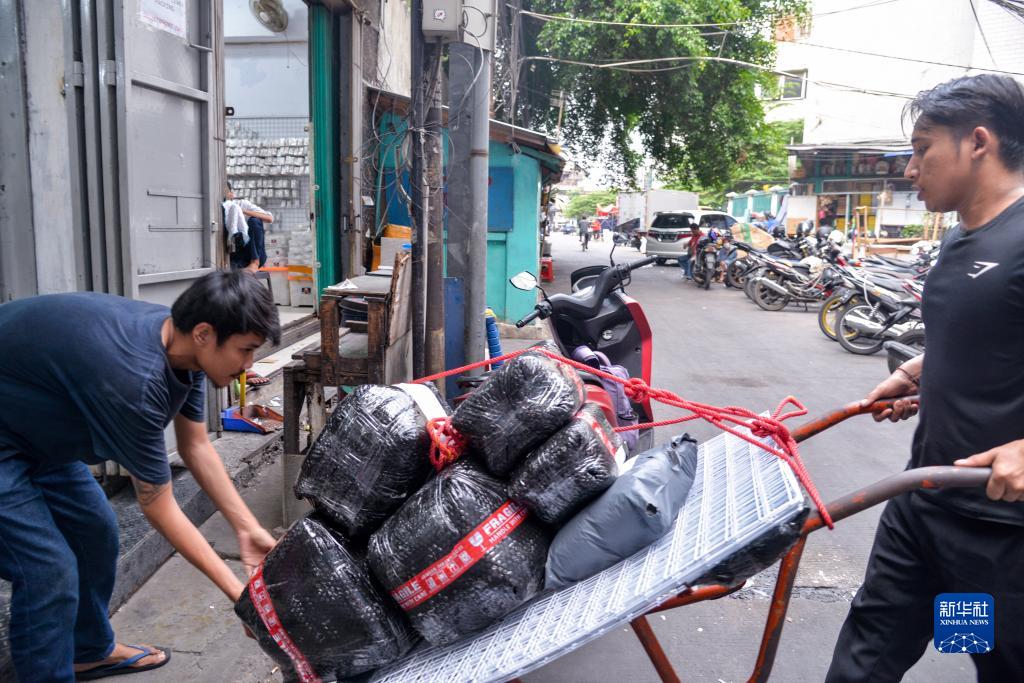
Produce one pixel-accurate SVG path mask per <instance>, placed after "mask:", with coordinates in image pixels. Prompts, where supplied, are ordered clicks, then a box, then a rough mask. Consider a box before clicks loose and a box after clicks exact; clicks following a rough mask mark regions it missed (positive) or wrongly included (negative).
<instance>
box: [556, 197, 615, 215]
mask: <svg viewBox="0 0 1024 683" xmlns="http://www.w3.org/2000/svg"><path fill="white" fill-rule="evenodd" d="M618 197H619V191H618V190H601V191H599V192H581V193H580V194H577V195H573V196H572V197H570V198H569V201H568V203H567V204H566V205H565V209H563V210H562V215H564V216H565V217H566V218H585V217H586V216H593V215H594V214H595V213H597V207H598V206H608V205H609V204H614V203H615V202H616V200H617V199H618Z"/></svg>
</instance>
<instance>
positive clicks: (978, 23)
mask: <svg viewBox="0 0 1024 683" xmlns="http://www.w3.org/2000/svg"><path fill="white" fill-rule="evenodd" d="M967 1H968V3H969V4H970V5H971V14H973V15H974V24H975V25H976V26H977V27H978V33H980V34H981V42H983V43H985V50H986V51H987V52H988V58H989V59H991V60H992V66H995V65H996V58H995V57H993V56H992V48H991V47H989V44H988V38H987V37H986V36H985V29H983V28H982V27H981V19H979V18H978V8H977V7H975V6H974V0H967Z"/></svg>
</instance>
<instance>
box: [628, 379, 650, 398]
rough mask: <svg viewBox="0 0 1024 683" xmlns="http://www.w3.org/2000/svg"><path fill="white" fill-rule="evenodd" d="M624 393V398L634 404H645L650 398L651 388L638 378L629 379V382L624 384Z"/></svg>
mask: <svg viewBox="0 0 1024 683" xmlns="http://www.w3.org/2000/svg"><path fill="white" fill-rule="evenodd" d="M625 392H626V396H628V397H629V398H630V399H632V401H633V402H634V403H647V401H649V400H650V398H651V388H650V387H649V386H647V382H645V381H643V380H642V379H640V378H639V377H630V378H629V381H628V382H626V386H625Z"/></svg>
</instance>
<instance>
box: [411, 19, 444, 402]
mask: <svg viewBox="0 0 1024 683" xmlns="http://www.w3.org/2000/svg"><path fill="white" fill-rule="evenodd" d="M442 49H443V43H442V41H441V40H440V39H438V40H437V43H436V46H435V48H434V55H433V59H432V60H431V61H430V82H431V83H432V84H433V85H432V89H431V92H430V103H429V109H427V117H426V125H425V126H424V127H425V128H426V131H427V132H426V133H425V134H424V139H425V146H426V158H425V162H426V166H427V171H426V172H427V183H426V184H427V193H428V194H427V254H426V256H427V278H426V282H427V286H426V307H427V310H426V316H425V317H426V321H425V322H426V328H427V330H426V344H425V347H426V350H425V356H426V358H425V362H426V373H425V374H428V375H433V374H436V373H438V372H443V371H444V369H445V368H444V178H443V169H442V162H443V158H442V155H441V139H442V121H441V53H442ZM418 376H419V377H422V376H423V375H418ZM443 382H444V380H440V382H439V383H438V385H439V386H438V388H439V389H440V391H441V393H442V394H444V384H443Z"/></svg>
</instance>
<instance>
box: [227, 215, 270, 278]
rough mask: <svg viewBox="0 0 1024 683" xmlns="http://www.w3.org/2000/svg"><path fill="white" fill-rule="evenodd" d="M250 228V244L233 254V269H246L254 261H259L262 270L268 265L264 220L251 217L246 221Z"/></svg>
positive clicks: (240, 247)
mask: <svg viewBox="0 0 1024 683" xmlns="http://www.w3.org/2000/svg"><path fill="white" fill-rule="evenodd" d="M245 223H246V225H248V226H249V243H248V244H246V245H244V246H239V248H238V249H237V250H236V251H234V252H232V253H231V266H232V267H233V268H245V267H246V266H248V265H249V264H250V263H252V262H253V261H259V265H260V268H262V267H263V266H264V265H266V263H267V248H266V246H265V236H264V233H265V232H266V231H265V230H264V227H263V221H262V219H259V218H256V217H255V216H249V217H247V218H246V220H245Z"/></svg>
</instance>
